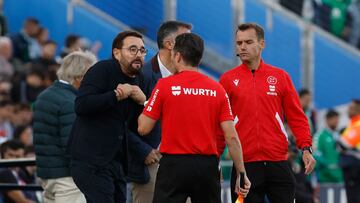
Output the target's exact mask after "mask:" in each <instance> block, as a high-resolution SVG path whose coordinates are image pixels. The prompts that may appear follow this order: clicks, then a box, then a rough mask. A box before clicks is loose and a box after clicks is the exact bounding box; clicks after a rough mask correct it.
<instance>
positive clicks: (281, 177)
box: [231, 161, 295, 203]
mask: <svg viewBox="0 0 360 203" xmlns="http://www.w3.org/2000/svg"><path fill="white" fill-rule="evenodd" d="M245 169H246V174H247V176H248V178H249V180H250V182H251V188H250V191H249V193H248V195H247V197H246V198H245V201H244V202H245V203H264V199H265V195H266V196H267V197H268V199H269V200H270V202H271V203H293V202H294V198H295V177H294V174H293V172H292V170H291V168H290V164H289V162H287V161H278V162H271V161H259V162H249V163H245ZM236 177H237V176H236V169H235V168H234V167H233V169H232V173H231V200H232V202H235V201H236V198H237V194H235V192H234V190H235V181H236Z"/></svg>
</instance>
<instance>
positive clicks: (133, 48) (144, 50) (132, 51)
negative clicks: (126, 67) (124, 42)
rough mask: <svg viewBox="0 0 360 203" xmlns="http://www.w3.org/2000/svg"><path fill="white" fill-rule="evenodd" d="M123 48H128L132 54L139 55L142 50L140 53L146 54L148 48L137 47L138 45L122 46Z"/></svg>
mask: <svg viewBox="0 0 360 203" xmlns="http://www.w3.org/2000/svg"><path fill="white" fill-rule="evenodd" d="M122 49H127V50H128V51H129V52H130V54H131V55H134V56H135V55H137V54H138V52H140V54H141V55H142V56H145V55H146V53H147V50H146V49H145V48H144V47H141V48H137V47H136V46H131V47H127V48H122Z"/></svg>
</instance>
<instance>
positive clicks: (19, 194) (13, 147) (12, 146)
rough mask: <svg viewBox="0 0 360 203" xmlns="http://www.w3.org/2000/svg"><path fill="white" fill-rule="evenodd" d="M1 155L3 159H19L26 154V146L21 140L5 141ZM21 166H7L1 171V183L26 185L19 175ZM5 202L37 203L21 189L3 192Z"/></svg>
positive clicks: (0, 148) (1, 148)
mask: <svg viewBox="0 0 360 203" xmlns="http://www.w3.org/2000/svg"><path fill="white" fill-rule="evenodd" d="M0 150H1V157H2V158H3V159H18V158H23V157H24V154H25V147H24V145H23V144H22V143H21V142H18V141H15V140H10V141H7V142H4V143H3V144H2V145H1V147H0ZM19 172H20V168H18V167H14V168H5V169H2V170H1V171H0V182H1V183H12V184H18V185H25V184H26V183H25V181H24V180H23V179H22V178H21V177H20V176H19ZM3 196H4V202H7V203H35V201H33V200H31V199H30V197H29V196H27V195H26V193H25V192H24V191H21V190H7V191H4V192H3Z"/></svg>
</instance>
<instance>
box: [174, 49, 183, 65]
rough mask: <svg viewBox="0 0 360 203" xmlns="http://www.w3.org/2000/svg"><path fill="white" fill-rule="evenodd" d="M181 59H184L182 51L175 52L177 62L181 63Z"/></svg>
mask: <svg viewBox="0 0 360 203" xmlns="http://www.w3.org/2000/svg"><path fill="white" fill-rule="evenodd" d="M181 60H182V57H181V54H180V52H176V53H175V61H176V62H177V63H180V62H181Z"/></svg>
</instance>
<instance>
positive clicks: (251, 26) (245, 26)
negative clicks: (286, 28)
mask: <svg viewBox="0 0 360 203" xmlns="http://www.w3.org/2000/svg"><path fill="white" fill-rule="evenodd" d="M249 29H254V30H255V32H256V36H257V38H258V40H261V39H265V32H264V29H263V28H262V27H261V26H260V25H258V24H256V23H243V24H240V25H238V27H237V30H236V33H237V32H238V31H239V30H240V31H245V30H249Z"/></svg>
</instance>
